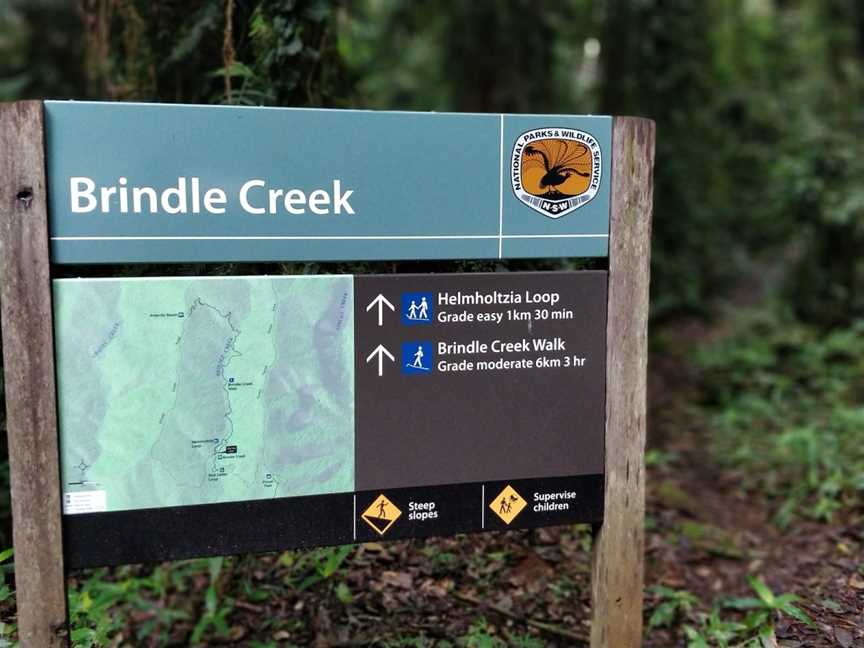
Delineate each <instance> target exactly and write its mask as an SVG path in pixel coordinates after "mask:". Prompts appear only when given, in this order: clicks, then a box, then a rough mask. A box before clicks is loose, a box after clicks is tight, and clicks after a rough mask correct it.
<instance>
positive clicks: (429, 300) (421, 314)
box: [402, 292, 434, 374]
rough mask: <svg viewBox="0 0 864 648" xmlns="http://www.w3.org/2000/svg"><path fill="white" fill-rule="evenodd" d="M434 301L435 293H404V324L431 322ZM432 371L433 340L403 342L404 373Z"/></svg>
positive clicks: (415, 324)
mask: <svg viewBox="0 0 864 648" xmlns="http://www.w3.org/2000/svg"><path fill="white" fill-rule="evenodd" d="M433 302H434V297H433V293H413V292H412V293H403V294H402V324H404V325H406V326H418V325H424V324H431V323H432V317H433V312H432V311H433ZM431 371H432V343H431V342H405V343H403V344H402V373H404V374H428V373H431Z"/></svg>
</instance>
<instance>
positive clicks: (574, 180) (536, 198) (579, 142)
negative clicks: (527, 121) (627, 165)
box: [510, 128, 603, 218]
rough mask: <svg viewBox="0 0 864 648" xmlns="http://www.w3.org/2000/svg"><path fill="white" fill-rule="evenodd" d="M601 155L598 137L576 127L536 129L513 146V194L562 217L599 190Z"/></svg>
mask: <svg viewBox="0 0 864 648" xmlns="http://www.w3.org/2000/svg"><path fill="white" fill-rule="evenodd" d="M602 161H603V158H602V152H601V151H600V144H599V143H598V142H597V140H596V138H595V137H594V136H593V135H590V134H589V133H586V132H585V131H581V130H576V129H573V128H536V129H534V130H530V131H527V132H525V133H522V134H521V135H520V136H519V137H518V138H516V143H515V144H514V145H513V155H512V156H511V161H510V180H511V185H512V187H513V193H514V194H515V195H516V197H517V198H518V199H519V200H520V201H521V202H523V203H524V204H526V205H528V206H529V207H530V208H531V209H533V210H535V211H537V212H540V213H541V214H543V215H544V216H548V217H549V218H561V217H562V216H564V215H565V214H569V213H570V212H572V211H575V210H576V209H579V208H580V207H582V206H583V205H585V204H586V203H588V202H589V201H590V200H591V199H592V198H594V196H596V195H597V192H598V191H599V189H600V175H601V171H602Z"/></svg>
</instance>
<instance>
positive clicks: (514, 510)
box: [489, 484, 528, 524]
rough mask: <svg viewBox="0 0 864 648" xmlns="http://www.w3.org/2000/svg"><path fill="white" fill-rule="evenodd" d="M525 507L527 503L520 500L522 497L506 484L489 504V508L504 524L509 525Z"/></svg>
mask: <svg viewBox="0 0 864 648" xmlns="http://www.w3.org/2000/svg"><path fill="white" fill-rule="evenodd" d="M527 505H528V503H527V502H526V501H525V500H524V499H522V496H521V495H519V493H517V492H516V491H515V490H514V488H513V487H512V486H510V485H509V484H508V485H507V487H506V488H505V489H504V490H502V491H501V492H500V493H498V495H496V496H495V499H493V500H492V502H491V503H490V504H489V508H490V509H492V511H493V512H494V513H495V515H497V516H498V517H499V518H501V519H502V520H504V522H506V523H507V524H510V523H511V522H512V521H513V520H515V519H516V516H517V515H519V514H520V513H521V512H522V509H524V508H525V507H526V506H527Z"/></svg>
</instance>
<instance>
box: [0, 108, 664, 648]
mask: <svg viewBox="0 0 864 648" xmlns="http://www.w3.org/2000/svg"><path fill="white" fill-rule="evenodd" d="M652 156H653V126H652V125H651V123H650V122H646V121H644V120H638V119H628V118H609V117H572V116H543V115H539V116H522V115H520V116H512V115H452V114H449V115H448V114H431V113H430V114H413V113H373V112H362V111H314V110H288V109H263V108H254V109H253V108H226V107H219V108H216V107H200V106H159V105H143V104H125V105H121V104H92V103H64V102H45V104H43V103H41V102H24V103H18V104H10V105H2V106H0V245H2V275H3V277H2V279H3V281H2V288H3V292H2V318H3V322H2V324H3V342H4V344H3V350H4V369H5V379H6V381H5V382H6V394H7V412H8V431H9V447H10V472H11V480H12V489H13V497H12V504H13V518H14V523H15V524H14V532H15V538H14V540H15V548H16V582H17V585H18V604H19V605H18V609H19V632H20V638H21V643H22V645H23V646H39V647H40V648H41V647H42V646H59V645H64V644H65V642H66V639H67V637H68V634H67V631H66V626H65V602H64V598H65V584H64V557H65V565H66V567H71V568H76V567H81V566H87V565H103V564H119V563H124V562H131V561H157V560H165V559H171V558H179V557H187V556H204V555H218V554H224V553H239V552H249V551H265V550H274V549H282V548H287V547H300V546H315V545H323V544H333V543H345V542H354V541H358V542H359V541H365V540H380V539H382V538H383V539H395V538H407V537H423V536H428V535H436V534H447V533H454V532H460V531H482V530H496V529H508V528H531V527H536V526H542V525H548V524H561V523H571V522H590V523H593V524H594V525H595V528H597V530H598V534H597V542H596V548H595V565H594V574H593V592H592V600H593V617H594V618H593V623H592V644H593V645H594V646H604V647H608V646H615V647H616V648H617V647H623V648H629V647H631V646H637V645H638V644H639V642H640V635H641V595H642V594H641V591H642V558H641V552H642V518H643V507H644V504H643V497H644V484H643V475H644V469H643V444H644V426H645V358H646V343H645V330H646V322H647V305H648V258H649V231H650V201H651V183H650V178H651V165H652V162H653V157H652ZM49 204H50V213H49V209H48V205H49ZM49 249H50V253H49ZM607 255H608V258H609V262H608V271H606V270H599V271H590V272H588V271H581V272H554V273H543V272H526V273H491V274H490V273H487V274H483V273H465V274H430V275H321V276H303V277H293V276H290V277H288V276H252V277H220V278H215V277H161V278H145V279H128V278H127V279H123V278H111V277H109V278H104V277H94V276H92V275H93V274H94V273H92V272H88V271H86V270H85V271H84V272H83V274H89V275H91V276H84V277H80V278H76V279H55V280H53V282H52V281H51V267H52V265H51V264H52V263H53V264H54V265H55V266H58V265H62V264H72V263H131V262H154V263H162V262H187V261H214V262H217V261H218V262H224V261H237V260H254V261H268V260H279V261H284V260H293V261H297V260H351V259H380V260H384V259H451V258H463V259H464V258H501V259H504V258H519V257H542V256H546V257H548V256H598V257H605V256H607ZM52 291H53V300H52ZM55 349H56V354H55V353H54V351H55ZM55 370H56V389H55ZM58 406H59V423H58V417H57V408H58ZM145 528H146V529H147V530H148V533H146V534H144V533H141V530H142V529H145Z"/></svg>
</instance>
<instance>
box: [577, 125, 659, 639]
mask: <svg viewBox="0 0 864 648" xmlns="http://www.w3.org/2000/svg"><path fill="white" fill-rule="evenodd" d="M654 136H655V131H654V122H652V121H649V120H647V119H637V118H631V117H616V118H614V120H613V122H612V198H611V200H612V202H611V207H610V217H609V221H610V222H609V237H610V238H609V302H608V304H609V307H608V319H607V334H606V340H607V356H606V357H607V361H606V495H605V496H606V501H605V513H604V520H603V525H602V527H601V528H600V530H599V533H598V534H597V536H596V538H595V547H594V568H593V574H592V591H591V600H592V622H591V646H592V648H635V647H636V646H641V645H642V599H643V592H642V590H643V574H644V556H643V554H644V544H645V543H644V519H645V422H646V375H647V374H646V372H647V364H648V283H649V276H650V274H649V273H650V260H651V207H652V197H653V166H654Z"/></svg>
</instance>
